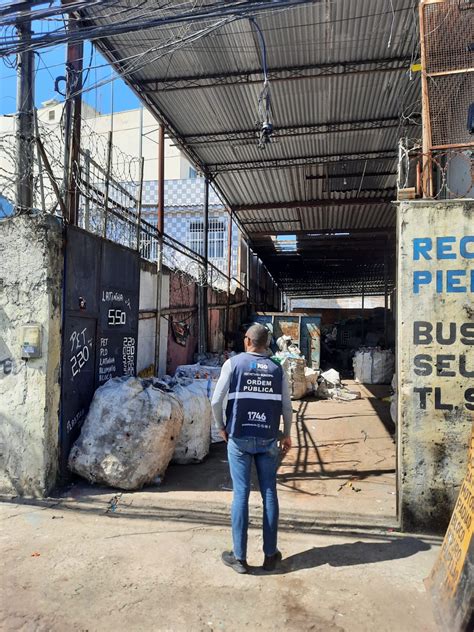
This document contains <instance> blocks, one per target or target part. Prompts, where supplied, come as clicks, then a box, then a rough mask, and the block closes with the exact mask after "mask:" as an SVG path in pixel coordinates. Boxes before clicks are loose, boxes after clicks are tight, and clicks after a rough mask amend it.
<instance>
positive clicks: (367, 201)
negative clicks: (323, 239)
mask: <svg viewBox="0 0 474 632" xmlns="http://www.w3.org/2000/svg"><path fill="white" fill-rule="evenodd" d="M387 191H393V192H395V189H387ZM390 202H391V200H390V199H389V198H388V196H387V197H373V198H369V197H358V198H352V199H347V200H331V199H329V200H328V199H324V200H293V201H291V202H275V203H273V202H270V203H265V204H245V205H242V206H234V208H233V210H234V211H236V212H242V211H273V210H277V209H285V208H289V209H290V208H314V207H328V206H329V207H331V206H361V205H362V206H373V205H374V204H386V203H390ZM271 221H272V220H271V219H269V220H268V222H271ZM268 222H267V223H268ZM253 223H254V222H252V221H249V222H245V221H244V222H243V224H244V226H245V225H248V224H253Z"/></svg>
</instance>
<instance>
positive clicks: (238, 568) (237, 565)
mask: <svg viewBox="0 0 474 632" xmlns="http://www.w3.org/2000/svg"><path fill="white" fill-rule="evenodd" d="M222 561H223V562H224V564H225V565H226V566H230V568H233V569H234V571H235V572H236V573H240V574H241V575H244V574H245V573H248V572H249V567H248V565H247V562H246V560H238V559H237V558H236V557H235V555H234V554H233V552H232V551H224V553H222Z"/></svg>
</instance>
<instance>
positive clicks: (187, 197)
mask: <svg viewBox="0 0 474 632" xmlns="http://www.w3.org/2000/svg"><path fill="white" fill-rule="evenodd" d="M164 197H165V232H166V233H167V234H168V235H169V236H170V237H173V239H176V240H177V241H179V242H180V243H182V244H185V245H186V246H188V247H190V239H189V226H190V224H191V222H195V221H199V220H203V215H204V179H203V178H190V179H187V180H165V196H164ZM157 204H158V182H157V181H156V180H153V181H147V182H144V183H143V193H142V217H143V218H144V219H146V220H147V221H148V222H150V223H151V224H155V225H156V218H157V212H158V209H157ZM209 219H210V220H212V219H215V220H220V221H222V222H223V223H224V225H225V237H224V255H225V256H224V258H223V259H213V258H211V259H210V261H211V262H212V263H213V264H214V265H215V266H216V267H217V268H219V269H220V270H222V272H224V273H225V274H227V262H226V257H227V238H228V232H227V230H228V229H227V226H228V221H229V216H228V214H227V213H226V212H224V205H223V204H222V202H221V201H220V199H219V197H218V196H217V194H216V192H215V191H214V190H213V189H212V187H210V188H209ZM238 251H239V234H238V231H237V230H236V229H235V227H234V228H233V230H232V276H235V277H237V271H238Z"/></svg>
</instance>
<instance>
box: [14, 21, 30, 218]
mask: <svg viewBox="0 0 474 632" xmlns="http://www.w3.org/2000/svg"><path fill="white" fill-rule="evenodd" d="M17 31H18V36H19V38H20V39H21V41H22V43H23V44H24V45H25V46H29V44H30V43H31V34H32V32H31V20H25V21H22V23H21V24H18V26H17ZM33 110H34V53H33V51H32V50H27V51H25V52H23V53H19V54H18V57H17V127H16V162H17V164H16V172H17V183H16V212H17V213H27V212H29V211H31V209H32V207H33V168H34V161H33V156H34V154H33V140H34V128H33V125H34V123H33Z"/></svg>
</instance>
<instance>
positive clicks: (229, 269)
mask: <svg viewBox="0 0 474 632" xmlns="http://www.w3.org/2000/svg"><path fill="white" fill-rule="evenodd" d="M228 221H229V225H228V227H227V308H226V312H225V338H224V341H225V346H226V347H228V346H229V338H230V336H229V333H230V332H229V327H230V282H231V277H232V222H233V221H234V220H233V213H232V209H231V210H230V211H229V219H228Z"/></svg>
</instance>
